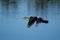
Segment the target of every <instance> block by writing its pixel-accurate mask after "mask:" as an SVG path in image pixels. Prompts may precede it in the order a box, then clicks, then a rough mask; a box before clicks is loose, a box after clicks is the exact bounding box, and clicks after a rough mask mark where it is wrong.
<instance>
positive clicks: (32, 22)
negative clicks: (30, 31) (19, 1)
mask: <svg viewBox="0 0 60 40" xmlns="http://www.w3.org/2000/svg"><path fill="white" fill-rule="evenodd" d="M23 19H26V20H28V21H29V22H28V25H27V27H28V28H30V27H31V26H32V25H33V24H34V22H35V21H36V24H38V23H48V20H43V19H42V18H41V17H39V16H30V17H24V18H23Z"/></svg>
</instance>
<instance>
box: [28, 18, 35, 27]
mask: <svg viewBox="0 0 60 40" xmlns="http://www.w3.org/2000/svg"><path fill="white" fill-rule="evenodd" d="M35 21H36V20H35V18H30V19H29V22H28V25H27V27H28V28H30V27H31V26H32V25H33V24H34V22H35Z"/></svg>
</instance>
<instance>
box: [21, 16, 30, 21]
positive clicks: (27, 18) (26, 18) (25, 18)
mask: <svg viewBox="0 0 60 40" xmlns="http://www.w3.org/2000/svg"><path fill="white" fill-rule="evenodd" d="M22 19H24V20H27V21H28V20H29V19H30V17H29V16H26V17H23V18H22Z"/></svg>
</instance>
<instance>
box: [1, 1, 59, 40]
mask: <svg viewBox="0 0 60 40" xmlns="http://www.w3.org/2000/svg"><path fill="white" fill-rule="evenodd" d="M45 3H46V2H45ZM59 4H60V3H56V4H54V2H52V3H51V1H49V2H48V4H44V8H42V7H41V6H39V5H36V3H35V0H15V1H14V0H13V1H12V0H10V1H8V2H7V3H6V2H5V1H2V0H1V1H0V40H60V5H59ZM45 5H47V6H45ZM25 16H41V17H42V18H43V19H46V20H49V23H48V24H43V23H41V24H39V25H38V26H37V27H36V26H35V24H34V25H32V26H31V28H27V23H28V21H25V20H23V19H21V18H22V17H25Z"/></svg>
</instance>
